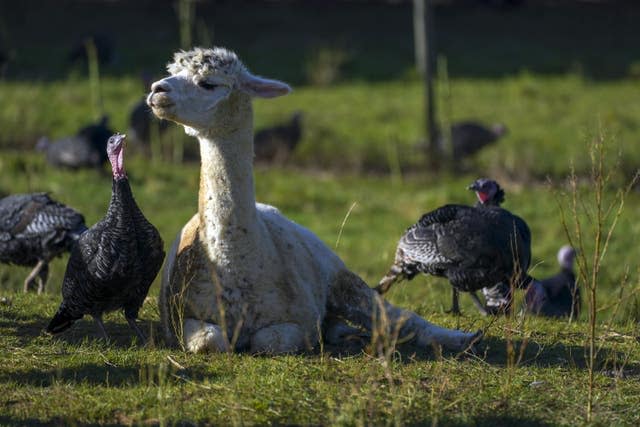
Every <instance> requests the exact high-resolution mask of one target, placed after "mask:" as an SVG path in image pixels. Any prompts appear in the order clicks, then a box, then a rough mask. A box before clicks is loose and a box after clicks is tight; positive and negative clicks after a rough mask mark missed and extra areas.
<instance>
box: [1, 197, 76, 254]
mask: <svg viewBox="0 0 640 427" xmlns="http://www.w3.org/2000/svg"><path fill="white" fill-rule="evenodd" d="M86 229H87V228H86V226H85V225H84V217H83V216H82V215H81V214H79V213H78V212H76V211H75V210H73V209H71V208H69V207H67V206H65V205H63V204H61V203H58V202H56V201H54V200H52V199H51V198H50V197H49V196H48V195H47V194H46V193H32V194H16V195H13V196H8V197H5V198H3V199H1V200H0V262H5V263H13V264H18V265H35V264H36V263H37V262H38V261H39V260H44V261H49V260H51V259H52V258H54V257H56V256H58V255H60V254H62V253H63V252H65V251H68V250H69V249H70V248H71V246H72V244H73V242H74V241H75V240H76V239H77V238H78V236H79V235H80V234H81V233H82V232H83V231H85V230H86Z"/></svg>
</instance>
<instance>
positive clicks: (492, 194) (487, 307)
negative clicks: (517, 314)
mask: <svg viewBox="0 0 640 427" xmlns="http://www.w3.org/2000/svg"><path fill="white" fill-rule="evenodd" d="M468 188H469V190H472V191H475V193H476V197H477V198H478V201H477V202H476V207H477V208H482V207H492V206H495V207H500V205H501V204H502V203H503V202H504V190H503V189H502V187H500V184H498V183H497V182H496V181H494V180H492V179H487V178H480V179H477V180H476V181H474V182H473V183H472V184H471V185H470V186H469V187H468ZM454 292H456V291H455V289H454ZM482 294H483V295H484V300H485V304H484V306H482V307H481V306H479V305H478V301H479V300H478V299H477V297H476V296H475V294H474V293H471V296H472V298H473V302H474V304H475V306H476V307H477V308H478V311H480V313H481V314H483V315H485V316H486V315H488V314H506V313H508V312H509V311H510V310H511V303H512V302H513V295H512V290H511V286H510V284H509V283H505V282H500V283H497V284H496V285H494V286H490V287H485V288H482Z"/></svg>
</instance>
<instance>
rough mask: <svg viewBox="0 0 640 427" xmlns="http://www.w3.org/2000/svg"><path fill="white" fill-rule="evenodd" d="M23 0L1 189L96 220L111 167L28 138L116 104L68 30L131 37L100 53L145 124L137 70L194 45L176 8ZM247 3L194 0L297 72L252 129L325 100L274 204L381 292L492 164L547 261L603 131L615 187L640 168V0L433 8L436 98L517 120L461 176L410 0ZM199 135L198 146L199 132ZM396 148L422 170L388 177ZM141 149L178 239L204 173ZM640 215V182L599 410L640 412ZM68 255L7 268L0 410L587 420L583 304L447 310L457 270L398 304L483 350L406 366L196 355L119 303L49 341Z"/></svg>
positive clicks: (253, 50)
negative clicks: (54, 165) (424, 233)
mask: <svg viewBox="0 0 640 427" xmlns="http://www.w3.org/2000/svg"><path fill="white" fill-rule="evenodd" d="M9 3H10V4H9ZM9 3H7V4H0V11H1V12H2V13H0V49H2V50H4V51H6V52H7V53H8V54H9V57H10V62H9V63H8V65H7V67H6V69H3V70H0V73H2V74H1V75H0V99H1V100H2V106H1V107H0V129H1V130H2V131H1V132H0V193H18V192H27V191H49V192H51V193H52V195H53V196H54V197H55V198H56V199H58V200H60V201H62V202H64V203H67V204H69V205H71V206H73V207H75V208H77V209H78V210H80V211H81V212H82V213H83V214H84V215H85V217H86V219H87V223H89V224H93V223H95V222H96V221H97V220H99V219H100V218H101V217H102V215H103V214H104V212H105V210H106V206H107V203H108V200H109V194H110V188H111V183H110V178H109V177H108V174H104V175H101V174H99V173H97V172H95V171H79V172H69V171H59V170H53V169H51V168H49V167H48V166H47V165H46V164H45V162H44V160H43V158H42V156H41V155H40V154H38V153H33V152H31V150H32V148H33V147H34V146H35V142H36V140H37V139H38V138H39V137H40V136H42V135H47V136H49V137H52V138H57V137H62V136H66V135H70V134H73V133H75V132H76V130H77V129H78V128H79V127H81V126H83V125H84V124H86V123H88V122H89V121H90V120H92V119H93V118H94V116H95V115H96V114H97V112H96V111H94V106H93V105H92V101H91V90H90V82H89V80H88V79H87V76H86V74H87V71H86V69H84V68H83V67H82V66H77V65H76V66H72V65H70V64H68V63H67V62H66V60H65V55H66V54H67V49H68V46H70V45H71V43H73V42H74V41H76V40H78V39H79V38H80V36H82V35H83V34H86V33H90V32H98V33H105V32H106V33H108V34H110V35H111V36H112V37H113V38H114V41H115V44H116V56H117V58H116V60H115V61H114V62H113V63H111V64H107V65H105V66H102V67H101V68H100V70H101V73H102V81H101V86H102V93H103V96H104V108H105V111H106V112H107V113H108V114H109V115H110V117H111V126H112V128H113V129H114V130H117V131H121V132H123V131H125V132H126V129H127V116H128V112H129V109H130V108H131V106H132V105H133V104H134V103H135V102H137V101H138V100H139V99H140V98H141V97H142V96H143V94H144V90H145V89H143V88H142V87H141V84H140V81H139V77H138V76H139V74H140V72H141V71H142V70H146V71H151V72H153V73H156V76H157V77H159V76H160V75H161V74H162V72H163V70H164V64H166V62H167V61H168V60H169V58H170V56H171V53H172V52H173V51H174V50H176V49H177V48H178V46H179V42H178V38H179V37H178V24H177V19H176V16H175V12H174V10H173V9H172V8H171V7H170V6H169V5H168V3H167V4H162V2H160V4H156V3H157V2H144V1H140V2H76V1H69V2H65V7H60V6H59V5H58V4H57V3H56V4H54V3H53V2H52V3H51V4H46V2H45V3H43V2H31V1H23V2H9ZM236 3H237V2H222V3H220V2H198V4H197V5H196V25H197V28H196V30H197V31H196V32H195V33H196V34H195V37H196V43H201V42H202V41H203V40H204V39H207V38H209V39H212V40H213V41H214V43H215V44H218V45H223V46H228V47H230V48H232V49H234V50H236V51H237V52H238V53H239V54H240V57H241V58H242V59H243V60H244V61H245V62H246V64H247V65H248V67H249V68H250V69H251V70H253V71H254V72H256V73H257V74H260V75H264V76H267V77H273V78H278V79H282V80H284V81H287V82H289V83H292V84H293V86H294V89H295V90H294V92H293V93H292V94H291V95H289V96H287V97H283V98H278V99H274V100H265V101H262V100H259V101H256V103H255V112H256V115H255V125H256V128H261V127H264V126H269V125H272V124H274V123H277V122H280V121H283V120H286V119H287V118H288V116H289V114H290V113H292V112H293V111H296V110H302V111H304V113H305V121H304V130H303V138H302V142H301V145H300V146H299V148H298V150H297V151H296V153H295V155H294V158H293V159H292V162H291V165H289V166H290V167H289V168H286V169H260V170H258V171H256V187H257V188H256V190H257V194H258V199H259V200H260V201H262V202H266V203H270V204H273V205H275V206H277V207H279V208H280V209H281V210H282V212H283V213H284V214H285V215H287V216H288V217H290V218H292V219H293V220H295V221H297V222H299V223H301V224H303V225H305V226H307V227H308V228H310V229H311V230H313V231H314V232H315V233H317V234H318V235H319V236H320V238H321V239H322V240H323V241H325V242H326V243H327V244H328V245H329V246H330V247H335V246H336V242H337V240H338V236H340V242H339V246H338V247H337V248H336V252H337V253H338V254H339V255H340V257H341V258H342V259H343V260H344V261H345V262H346V264H347V265H348V266H349V267H350V268H351V269H352V270H353V271H355V272H356V273H358V274H359V275H361V276H362V277H363V278H364V279H365V280H366V281H367V282H368V283H369V284H371V285H373V284H375V283H376V281H377V280H379V279H380V277H381V276H382V275H383V274H384V273H385V272H386V269H387V268H388V267H389V265H390V263H391V261H392V259H393V255H394V251H395V246H396V243H397V239H398V237H399V236H400V235H401V234H402V232H403V231H404V230H405V228H406V227H407V226H408V225H410V224H412V223H413V222H415V221H416V219H417V218H418V217H419V216H420V214H421V213H423V212H425V211H428V210H430V209H432V208H435V207H437V206H440V205H442V204H445V203H452V202H453V203H471V202H472V200H473V195H472V194H470V193H469V192H467V191H466V190H465V187H466V185H467V184H469V183H470V182H471V181H472V180H473V179H474V178H475V177H476V175H479V176H480V175H481V176H493V177H495V178H498V179H499V181H500V182H501V183H502V184H503V185H504V186H505V187H506V191H507V201H506V207H507V208H509V209H511V210H512V211H514V212H515V213H517V214H519V215H520V216H522V217H523V218H525V219H526V220H527V222H528V223H529V225H530V227H531V230H532V235H533V256H534V265H535V267H534V268H533V271H532V273H533V275H535V276H537V277H546V276H548V275H550V274H553V273H554V272H555V271H556V268H557V267H556V262H555V253H556V251H557V249H558V248H559V247H560V246H561V245H563V244H565V243H566V237H565V234H564V230H563V227H562V224H561V223H560V215H559V208H558V206H557V203H556V196H555V195H554V194H559V198H560V200H561V203H563V204H564V205H565V206H566V205H568V204H569V199H568V196H567V195H566V193H567V191H568V188H567V187H566V179H565V177H566V176H567V174H568V172H569V170H570V168H571V165H572V164H573V165H575V168H576V169H577V172H578V174H579V176H580V180H581V182H584V177H585V176H586V175H587V172H588V171H589V167H590V163H589V157H588V152H587V142H588V141H589V140H590V139H591V138H592V135H597V134H598V132H599V130H600V129H605V130H606V134H607V137H606V140H607V145H608V146H609V148H610V153H612V154H611V155H610V156H609V157H608V159H607V162H608V164H609V166H613V168H614V181H613V183H612V185H611V187H610V188H609V189H608V190H609V191H608V193H607V195H606V197H607V198H608V199H609V200H611V199H613V197H614V194H615V192H616V191H617V190H618V189H619V188H620V184H621V183H622V182H623V181H624V180H627V179H628V178H629V177H630V176H632V175H633V174H634V173H635V170H636V169H637V165H638V164H640V148H638V144H637V143H636V142H637V140H638V138H639V137H640V120H639V119H638V117H640V101H639V100H638V97H637V96H636V93H637V84H638V80H637V78H638V76H639V75H640V73H639V72H638V68H639V66H638V64H639V62H638V59H637V58H636V57H635V56H634V55H635V53H634V52H636V50H637V49H636V47H637V45H638V43H639V42H640V39H639V38H638V34H639V33H638V31H637V21H638V17H639V16H640V8H638V7H637V5H634V4H633V3H628V4H627V3H625V5H624V7H618V5H617V4H616V5H613V6H611V5H609V4H607V3H605V2H593V3H589V4H585V3H584V2H582V3H580V4H579V5H578V4H576V5H574V4H572V3H571V2H554V3H556V4H551V3H549V2H527V5H526V6H524V7H519V8H514V9H510V10H496V9H490V8H468V7H460V6H455V5H454V6H443V7H438V8H437V9H436V25H437V27H436V29H437V41H438V49H437V51H438V54H440V55H443V56H444V57H446V58H447V63H448V68H449V74H450V84H451V105H446V106H445V105H440V106H439V108H440V111H444V110H449V111H451V115H452V117H449V118H448V119H450V120H453V121H457V120H464V119H475V120H480V121H484V122H487V123H491V122H503V123H505V124H506V125H507V127H508V128H509V134H508V135H507V136H506V137H505V138H504V139H503V140H501V141H500V142H499V143H498V144H496V145H495V146H493V147H489V148H488V149H486V150H484V151H483V152H482V153H480V155H479V156H478V158H477V159H476V161H475V162H473V163H470V164H468V165H466V167H467V169H468V172H467V173H466V174H464V175H462V176H449V175H446V174H439V175H436V174H433V173H431V171H429V170H426V169H425V167H424V165H425V164H426V162H425V160H426V159H425V158H424V157H423V153H422V152H421V150H420V149H418V148H417V147H416V146H417V144H418V143H419V142H420V140H421V139H422V128H423V125H422V120H423V119H422V98H421V94H422V89H421V86H420V84H419V82H418V80H417V78H416V76H415V73H414V72H413V71H412V67H413V63H412V62H413V58H412V54H413V53H412V52H413V51H412V47H413V46H412V39H411V32H410V31H411V30H410V29H411V5H410V2H406V3H403V4H400V5H387V4H382V3H381V4H368V3H364V2H362V3H360V2H347V3H335V2H329V3H328V4H326V5H325V4H324V3H323V2H317V4H313V5H307V2H265V3H264V4H263V3H261V2H250V4H249V5H248V6H247V5H244V6H245V7H242V19H238V7H237V5H236ZM543 3H544V4H543ZM71 18H73V19H71ZM71 21H73V22H71ZM354 23H357V24H354ZM381 23H383V24H381ZM354 25H357V31H355V30H354ZM43 34H45V35H46V37H43ZM327 75H332V77H331V78H328V79H327V78H326V76H327ZM321 83H322V84H325V85H326V86H315V85H314V84H321ZM440 98H442V97H440ZM440 98H439V99H440ZM176 131H177V134H178V135H181V134H182V132H181V130H180V129H176ZM185 144H186V147H187V149H188V152H190V153H194V152H195V153H197V149H196V143H195V142H194V141H192V140H191V139H189V138H185ZM396 157H397V160H398V163H399V164H400V166H401V169H402V176H401V175H399V174H398V171H397V170H394V173H393V174H391V175H386V174H385V172H387V171H389V170H390V169H394V168H395V163H394V162H395V160H394V159H395V158H396ZM127 164H128V167H127V169H128V172H129V175H130V178H131V182H132V187H133V191H134V194H135V196H136V199H137V200H138V202H139V204H140V206H141V207H142V209H143V211H144V212H145V215H146V216H147V217H148V218H149V219H150V220H151V222H153V223H154V224H155V225H156V226H157V227H158V228H159V230H160V232H161V235H162V237H163V239H164V241H165V247H167V248H168V246H169V244H170V242H171V241H172V239H173V237H174V235H175V234H176V232H177V231H178V230H179V228H180V227H181V226H182V225H183V224H184V223H185V222H186V221H187V220H188V218H190V217H191V215H192V214H193V213H194V212H195V209H196V204H197V202H196V191H197V186H198V169H197V165H196V164H195V163H191V164H184V165H169V164H166V163H162V162H150V161H148V160H147V159H145V158H143V157H142V156H140V155H139V156H137V157H136V156H131V159H130V161H128V163H127ZM327 171H328V172H327ZM372 172H373V173H372ZM380 172H382V173H380ZM547 176H550V177H551V178H552V181H553V184H552V186H551V187H549V186H547V185H546V184H544V182H545V181H546V177H547ZM580 191H581V194H582V195H584V196H585V197H589V196H590V193H591V191H592V190H591V188H590V187H589V186H588V185H587V184H586V183H584V185H582V186H581V188H580ZM354 204H355V207H354V208H353V210H352V211H351V213H350V215H349V218H348V219H347V221H346V222H345V224H344V227H342V224H343V221H344V219H345V216H346V215H347V213H348V212H349V210H350V209H351V207H352V206H354ZM589 209H591V208H589ZM638 209H640V194H639V193H637V192H632V193H631V194H629V196H628V198H627V200H626V205H625V209H624V211H623V214H622V216H621V218H620V221H619V224H618V228H617V230H616V232H615V234H614V237H613V239H612V242H611V246H610V247H609V250H608V252H607V254H606V257H605V259H604V264H603V270H602V272H601V276H600V280H601V283H599V294H598V298H599V307H600V308H601V312H600V313H599V315H600V317H599V322H598V337H599V338H598V343H599V345H600V346H601V351H600V353H599V355H598V358H597V362H596V366H595V370H596V404H595V407H594V424H595V425H638V424H640V414H639V413H638V411H637V408H638V407H639V406H640V346H639V345H638V334H639V331H638V322H639V321H640V297H639V296H638V294H637V293H635V294H634V293H633V292H635V291H637V290H638V283H639V277H638V271H637V255H636V253H635V250H634V249H635V248H636V247H637V242H636V237H635V236H637V235H638V234H639V233H640V225H639V224H638V221H637V218H636V216H637V215H636V213H637V212H638ZM581 219H582V220H583V223H584V224H590V220H591V219H590V218H588V216H586V215H585V216H584V217H582V218H581ZM65 263H66V257H62V258H60V259H57V260H54V261H53V263H52V265H51V274H50V280H49V284H48V288H47V292H46V293H45V294H44V295H42V296H36V295H24V294H22V293H20V290H21V288H22V281H23V279H24V277H25V276H26V274H27V273H28V270H27V269H25V268H20V267H15V266H7V265H4V264H0V298H2V299H0V348H1V349H2V351H0V425H51V424H53V425H95V424H107V425H156V424H160V425H174V424H176V425H189V423H194V424H205V425H206V424H211V425H229V424H234V425H244V424H261V425H262V424H305V425H309V424H321V425H382V424H397V425H400V424H408V425H428V424H431V425H436V424H443V425H487V426H495V425H529V426H537V425H576V424H581V423H583V420H584V419H585V408H586V401H587V392H586V387H587V380H588V372H587V368H586V361H585V354H586V353H585V344H586V342H587V341H586V336H587V331H588V326H587V323H586V313H583V314H582V315H581V316H580V318H579V319H578V321H577V322H573V323H568V322H567V321H563V320H557V321H553V320H545V319H539V318H532V317H525V318H522V317H520V316H519V315H516V316H514V317H513V318H507V319H504V318H500V319H497V320H493V319H485V318H482V317H480V316H479V315H477V314H476V313H475V310H474V308H473V306H472V304H471V302H470V299H469V298H468V297H467V296H465V295H463V296H462V298H461V303H462V310H463V313H464V315H463V316H462V317H461V318H455V317H453V316H450V315H448V314H446V313H445V310H446V309H448V308H449V304H450V287H449V285H448V284H447V283H446V281H444V280H442V279H437V278H433V277H428V278H427V277H418V278H416V279H415V280H413V281H412V282H410V283H403V284H400V285H397V286H396V287H394V288H393V290H392V291H391V292H390V294H389V298H390V300H391V301H392V302H394V303H396V304H398V305H400V306H402V307H406V308H409V309H411V310H414V311H416V312H417V313H419V314H420V315H422V316H424V317H425V318H427V319H429V320H431V321H433V322H435V323H437V324H439V325H444V326H447V327H452V328H453V327H457V328H461V329H465V330H476V329H479V328H482V329H484V330H485V332H486V336H485V339H484V341H483V343H482V344H481V345H480V347H479V349H478V350H479V351H478V353H477V355H475V356H472V355H456V354H450V353H445V354H444V355H440V354H439V352H438V351H435V350H434V351H423V350H417V349H415V348H412V347H411V346H410V345H404V346H401V347H400V349H399V351H398V352H397V353H393V357H392V358H391V360H382V359H380V358H378V357H375V356H374V355H372V354H371V351H370V349H369V348H368V347H367V346H365V347H364V348H358V347H355V348H350V349H348V350H349V351H344V350H343V352H344V354H340V351H341V349H336V348H328V347H327V348H324V347H323V348H319V349H315V350H314V351H311V352H308V353H306V354H301V355H291V356H280V357H253V356H249V355H246V354H234V355H227V354H224V355H192V354H187V353H183V352H181V351H179V350H177V349H168V348H164V347H163V345H162V343H161V342H160V340H157V339H156V340H154V344H153V345H151V346H149V347H148V348H140V347H138V346H137V345H136V344H135V340H134V339H133V338H132V333H131V332H130V331H129V329H128V327H127V325H126V322H125V321H124V319H123V318H122V315H121V314H119V313H115V314H111V315H109V316H107V317H106V324H107V330H108V331H109V332H110V333H111V335H112V337H113V342H112V343H111V344H108V345H107V344H105V343H103V342H101V341H100V340H97V339H96V337H97V334H96V330H95V328H94V325H93V324H92V322H91V321H90V320H89V319H85V320H82V321H80V322H78V323H77V324H76V325H75V326H74V327H73V328H72V329H71V330H69V331H68V332H67V333H65V334H63V335H62V336H60V337H56V338H51V337H48V336H45V335H43V334H42V330H43V328H44V327H45V326H46V324H47V322H48V321H49V319H50V318H51V316H52V315H53V313H54V312H55V310H56V308H57V305H58V303H59V301H60V284H61V281H62V277H63V273H64V268H65ZM627 272H628V276H629V279H628V284H627V285H626V287H625V288H624V289H623V288H622V285H621V284H622V283H623V282H624V278H625V276H626V275H627ZM621 291H622V293H621ZM157 295H158V280H156V283H155V284H154V285H153V287H152V288H151V292H150V295H149V298H148V299H147V301H146V302H145V305H144V307H143V309H142V311H141V314H140V318H141V321H142V323H143V325H144V327H145V329H147V330H148V331H149V332H151V334H152V335H154V336H155V335H156V334H157V329H158V320H159V315H158V308H157V303H156V299H157ZM517 298H518V301H517V306H519V304H520V303H521V299H522V295H521V294H518V297H517ZM520 355H521V357H520ZM615 371H617V372H620V373H621V374H620V375H618V376H616V375H614V374H612V372H615Z"/></svg>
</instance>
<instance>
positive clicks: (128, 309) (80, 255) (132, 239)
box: [47, 136, 164, 339]
mask: <svg viewBox="0 0 640 427" xmlns="http://www.w3.org/2000/svg"><path fill="white" fill-rule="evenodd" d="M120 137H121V136H120ZM122 139H124V138H122ZM115 157H116V158H117V155H116V156H115ZM114 161H116V160H112V163H114ZM114 171H115V167H114ZM122 173H124V172H123V169H122ZM163 259H164V250H163V242H162V239H161V238H160V234H159V233H158V230H157V229H156V228H155V227H154V226H153V225H152V224H151V223H149V221H147V219H146V218H145V217H144V215H143V214H142V212H141V211H140V209H139V207H138V205H137V204H136V201H135V199H134V198H133V194H132V192H131V187H130V186H129V181H128V179H127V178H126V175H124V176H116V174H115V172H114V180H113V187H112V194H111V201H110V203H109V208H108V210H107V213H106V215H105V217H104V218H103V219H102V220H101V221H99V222H98V223H96V224H95V225H94V226H93V227H91V228H90V229H89V230H88V231H87V232H85V233H84V234H83V235H82V236H81V238H80V240H79V241H78V244H77V245H76V246H75V247H74V249H73V251H72V252H71V257H70V258H69V263H68V264H67V270H66V273H65V276H64V281H63V284H62V296H63V301H62V304H61V305H60V308H59V310H58V312H57V313H56V315H55V316H54V318H53V320H52V321H51V323H50V324H49V326H48V328H47V331H48V332H50V333H58V332H62V331H64V330H65V329H67V328H68V327H69V326H71V324H72V323H73V322H74V321H75V320H77V319H80V318H81V317H82V316H84V315H85V314H88V315H91V316H93V317H94V319H96V321H97V322H98V324H99V326H100V328H101V329H102V331H103V333H104V334H105V335H106V332H104V326H103V325H102V320H101V317H102V314H103V313H106V312H110V311H115V310H119V309H122V310H124V315H125V318H126V319H127V321H128V322H129V324H130V325H131V327H132V328H134V330H135V331H136V333H138V335H139V336H140V337H141V339H144V338H143V335H142V333H141V331H140V330H139V328H138V327H137V325H136V324H135V319H136V318H137V316H138V311H139V309H140V307H141V306H142V303H143V302H144V299H145V297H146V296H147V293H148V291H149V287H150V286H151V283H152V282H153V280H154V279H155V277H156V275H157V274H158V271H159V270H160V266H161V265H162V261H163Z"/></svg>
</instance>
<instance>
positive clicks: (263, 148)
mask: <svg viewBox="0 0 640 427" xmlns="http://www.w3.org/2000/svg"><path fill="white" fill-rule="evenodd" d="M301 136H302V112H300V111H296V112H295V113H293V115H292V116H291V119H290V120H289V122H288V123H286V124H282V125H278V126H274V127H271V128H266V129H262V130H259V131H257V132H256V135H255V137H254V151H255V160H256V162H265V163H274V162H275V163H282V162H284V161H285V160H287V159H288V158H289V156H290V155H291V153H292V152H293V150H295V148H296V146H297V145H298V143H299V142H300V138H301Z"/></svg>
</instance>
